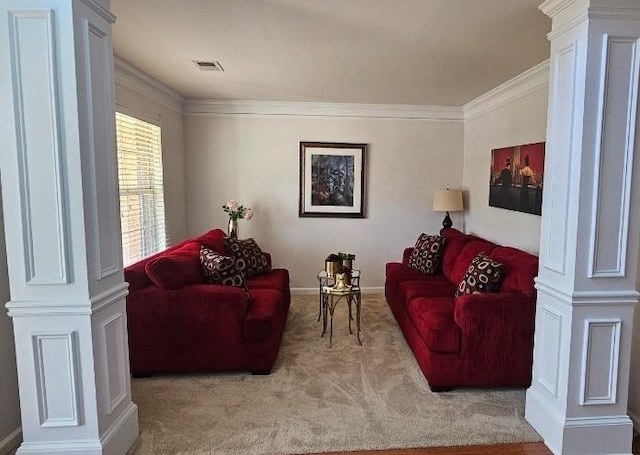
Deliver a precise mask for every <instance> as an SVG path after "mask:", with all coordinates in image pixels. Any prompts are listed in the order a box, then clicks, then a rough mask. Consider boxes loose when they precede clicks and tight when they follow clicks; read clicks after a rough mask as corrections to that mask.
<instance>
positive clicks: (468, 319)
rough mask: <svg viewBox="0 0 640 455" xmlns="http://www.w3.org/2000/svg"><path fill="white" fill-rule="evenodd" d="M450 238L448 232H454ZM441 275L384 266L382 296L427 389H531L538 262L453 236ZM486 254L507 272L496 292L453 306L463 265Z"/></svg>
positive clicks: (462, 299) (457, 301) (512, 250)
mask: <svg viewBox="0 0 640 455" xmlns="http://www.w3.org/2000/svg"><path fill="white" fill-rule="evenodd" d="M452 231H453V232H452ZM444 235H445V236H447V237H448V239H447V243H446V244H445V251H444V257H443V264H442V268H443V272H442V275H436V276H426V275H422V276H419V275H416V274H415V273H414V271H411V270H409V269H408V268H407V267H406V266H405V264H406V262H405V260H406V258H407V257H408V254H410V252H411V248H408V249H407V250H405V251H404V252H403V263H388V264H387V265H386V272H387V277H386V283H385V294H386V297H387V302H388V303H389V307H390V308H391V311H392V313H393V315H394V316H395V318H396V320H397V322H398V325H399V326H400V328H401V330H402V333H403V334H404V336H405V338H406V340H407V342H408V343H409V346H410V347H411V350H412V351H413V353H414V356H415V357H416V360H417V362H418V365H419V366H420V368H421V370H422V371H423V373H424V375H425V377H426V378H427V380H428V382H429V385H430V386H431V387H432V388H436V389H437V388H448V387H460V386H472V387H488V386H496V387H502V386H526V385H529V384H530V383H531V365H532V362H533V358H532V354H533V329H534V318H535V300H536V294H535V288H534V286H533V285H534V282H533V280H534V278H535V276H536V274H537V270H538V258H537V257H535V256H533V255H531V254H528V253H525V252H523V251H520V250H517V249H515V248H511V247H503V246H497V245H495V244H494V243H492V242H488V241H486V240H483V239H480V238H478V237H475V236H471V235H464V234H462V233H460V232H459V231H456V230H454V229H448V230H446V231H445V232H444ZM482 251H484V252H485V253H487V254H488V255H489V256H490V257H491V258H492V259H494V260H496V261H498V262H501V263H503V264H504V265H505V278H504V280H503V282H502V285H501V287H500V290H499V292H497V293H489V294H473V295H466V296H461V297H459V298H457V299H454V293H455V289H456V286H457V284H458V281H459V280H460V279H461V278H462V276H463V274H464V272H465V271H466V269H467V267H468V266H469V263H470V262H471V261H472V260H473V258H474V257H475V256H476V255H477V254H478V253H479V252H482Z"/></svg>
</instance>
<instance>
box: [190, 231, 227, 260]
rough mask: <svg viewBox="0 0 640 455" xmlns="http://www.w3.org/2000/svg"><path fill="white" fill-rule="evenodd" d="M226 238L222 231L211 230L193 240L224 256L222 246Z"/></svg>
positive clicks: (223, 247)
mask: <svg viewBox="0 0 640 455" xmlns="http://www.w3.org/2000/svg"><path fill="white" fill-rule="evenodd" d="M226 238H227V234H226V233H225V232H224V231H223V230H222V229H212V230H210V231H209V232H205V233H204V234H202V235H201V236H200V237H197V238H196V239H195V240H196V241H198V242H199V243H200V244H201V245H204V246H206V247H207V248H209V249H210V250H213V251H216V252H218V253H221V254H225V253H226V251H227V250H226V248H225V246H224V239H226Z"/></svg>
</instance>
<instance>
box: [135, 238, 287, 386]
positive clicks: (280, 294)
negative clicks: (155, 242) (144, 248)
mask: <svg viewBox="0 0 640 455" xmlns="http://www.w3.org/2000/svg"><path fill="white" fill-rule="evenodd" d="M222 239H224V232H223V231H221V230H219V229H217V230H213V231H210V232H208V233H206V234H204V235H202V236H200V237H197V238H195V239H190V240H187V241H185V242H182V243H180V244H178V245H175V246H173V247H171V248H168V249H167V250H165V251H163V252H161V253H159V254H157V255H155V256H152V257H151V258H148V259H145V260H142V261H140V262H138V263H136V264H133V265H131V266H130V267H127V268H126V269H125V279H126V280H127V281H129V283H130V286H129V290H130V293H129V295H128V296H127V319H128V321H127V325H128V332H129V355H130V360H131V372H132V373H133V374H134V375H146V374H153V373H184V372H205V371H252V372H260V373H265V372H269V371H270V370H271V368H272V367H273V364H274V363H275V361H276V358H277V355H278V351H279V349H280V343H281V341H282V334H283V332H284V326H285V323H286V320H287V314H288V310H289V304H290V302H291V295H290V291H289V273H288V272H287V270H285V269H273V270H272V271H271V272H269V273H267V274H265V275H262V276H259V277H255V278H253V279H251V280H248V281H247V284H248V286H249V299H248V301H247V296H246V295H245V293H244V291H243V290H242V289H240V288H234V287H230V286H222V285H217V284H204V283H194V284H186V285H184V286H183V287H180V288H178V289H162V288H160V287H158V286H156V285H155V284H153V283H152V282H151V280H150V279H149V277H147V275H146V274H145V273H144V270H145V267H146V266H147V264H148V262H149V261H153V260H157V261H160V260H159V259H158V258H160V257H162V256H163V255H165V256H166V255H168V256H170V257H175V256H176V255H178V256H180V255H181V254H182V253H184V252H185V250H186V251H189V252H190V251H191V245H192V244H197V245H198V250H199V245H200V241H203V242H204V243H203V244H206V246H208V247H210V248H215V245H216V242H219V244H222V245H224V243H222V242H221V241H222ZM222 252H224V249H223V250H222ZM270 260H271V258H270V257H269V261H270ZM160 262H162V261H160ZM175 264H176V267H178V266H179V261H178V262H176V263H175ZM189 265H190V264H188V266H189ZM198 265H199V264H198ZM166 267H167V268H166V270H162V272H163V273H166V274H167V275H168V276H171V274H170V272H171V268H170V267H168V266H166ZM149 268H150V269H151V268H152V266H149ZM182 272H184V271H182ZM171 277H173V276H171ZM165 278H166V277H165ZM169 280H171V278H170V279H169ZM173 284H175V283H173Z"/></svg>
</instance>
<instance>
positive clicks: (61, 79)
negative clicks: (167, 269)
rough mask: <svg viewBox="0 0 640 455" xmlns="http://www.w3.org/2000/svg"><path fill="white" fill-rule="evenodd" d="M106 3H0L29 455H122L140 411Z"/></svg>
mask: <svg viewBox="0 0 640 455" xmlns="http://www.w3.org/2000/svg"><path fill="white" fill-rule="evenodd" d="M113 21H114V17H113V16H112V15H111V13H110V12H109V0H2V2H0V43H2V45H0V122H1V124H2V127H1V128H2V129H1V131H2V146H1V147H0V159H1V171H2V196H3V202H4V221H5V226H6V227H5V230H6V240H7V259H8V266H9V281H10V289H11V301H10V302H9V303H8V304H7V308H8V309H9V315H10V316H11V317H12V318H13V322H14V334H15V342H16V354H17V365H18V378H19V379H18V381H19V386H20V404H21V411H22V430H23V438H24V442H23V444H22V445H21V447H20V448H19V450H18V453H19V454H28V453H33V454H36V453H37V454H47V453H62V452H67V453H69V452H70V453H79V454H80V453H82V454H96V455H97V454H124V453H125V452H126V450H127V449H129V448H130V447H131V445H132V444H133V443H134V441H135V440H136V438H137V434H138V412H137V407H136V405H135V404H133V403H132V402H131V390H130V380H129V360H128V343H127V331H126V313H125V296H126V294H127V285H126V283H124V280H123V271H122V259H121V239H120V229H119V210H118V189H117V175H116V161H115V160H116V158H115V134H114V113H113V50H112V44H111V24H112V22H113Z"/></svg>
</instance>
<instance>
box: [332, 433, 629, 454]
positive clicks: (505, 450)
mask: <svg viewBox="0 0 640 455" xmlns="http://www.w3.org/2000/svg"><path fill="white" fill-rule="evenodd" d="M325 455H553V454H552V453H551V451H550V450H549V449H547V448H546V446H545V445H544V444H543V443H541V442H530V443H523V444H499V445H493V446H464V447H433V448H426V449H393V450H367V451H362V452H331V453H327V454H325ZM633 455H640V436H636V437H635V438H634V439H633Z"/></svg>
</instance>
